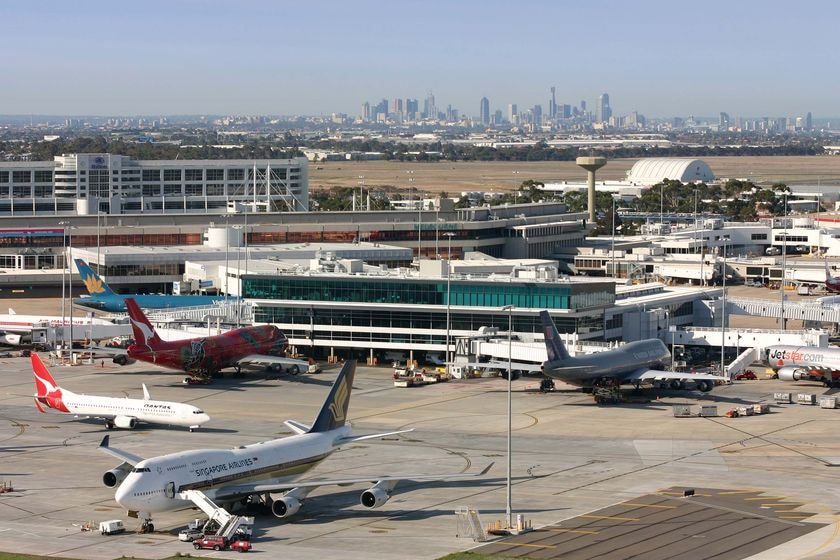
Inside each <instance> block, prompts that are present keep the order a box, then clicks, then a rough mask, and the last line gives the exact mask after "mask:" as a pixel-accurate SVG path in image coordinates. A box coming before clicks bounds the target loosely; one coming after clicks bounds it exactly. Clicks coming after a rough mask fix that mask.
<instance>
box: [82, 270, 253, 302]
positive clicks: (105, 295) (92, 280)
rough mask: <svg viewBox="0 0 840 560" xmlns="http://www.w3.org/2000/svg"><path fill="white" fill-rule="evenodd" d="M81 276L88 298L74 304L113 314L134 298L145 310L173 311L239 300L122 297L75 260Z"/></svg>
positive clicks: (149, 296)
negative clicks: (126, 301)
mask: <svg viewBox="0 0 840 560" xmlns="http://www.w3.org/2000/svg"><path fill="white" fill-rule="evenodd" d="M75 263H76V268H78V270H79V276H81V278H82V282H83V283H84V285H85V288H87V291H88V294H89V295H88V296H87V297H84V296H83V297H81V298H78V299H74V300H73V303H75V304H77V305H81V306H84V307H92V308H94V309H101V310H102V311H110V312H112V313H125V312H126V307H125V299H126V298H134V299H135V300H136V301H137V304H138V305H139V306H140V307H142V308H144V309H171V308H174V307H195V306H200V305H213V304H215V303H218V302H220V301H225V300H226V299H227V301H235V300H237V299H238V298H237V297H232V296H229V297H227V298H225V296H222V295H215V296H172V295H163V294H152V295H144V294H127V295H121V294H118V293H116V292H114V290H112V289H111V287H110V286H108V284H107V283H106V282H105V280H103V279H102V278H101V277H100V276H99V275H98V274H97V273H96V271H95V270H93V269H92V268H91V267H90V266H89V265H88V264H87V263H86V262H85V261H83V260H82V259H75Z"/></svg>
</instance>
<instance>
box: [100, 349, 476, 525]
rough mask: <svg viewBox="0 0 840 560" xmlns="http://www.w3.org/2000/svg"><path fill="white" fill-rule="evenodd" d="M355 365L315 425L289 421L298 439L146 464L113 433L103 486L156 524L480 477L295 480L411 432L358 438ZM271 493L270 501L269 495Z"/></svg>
mask: <svg viewBox="0 0 840 560" xmlns="http://www.w3.org/2000/svg"><path fill="white" fill-rule="evenodd" d="M355 371H356V362H355V361H353V360H349V361H347V362H346V363H345V364H344V367H342V368H341V371H340V372H339V374H338V376H337V377H336V379H335V382H334V383H333V386H332V389H331V390H330V392H329V394H328V395H327V398H326V400H325V401H324V404H323V406H322V407H321V411H320V412H319V413H318V416H316V418H315V422H314V423H313V424H312V425H311V426H307V425H305V424H302V423H300V422H296V421H294V420H287V421H286V422H285V424H286V426H287V427H288V428H290V429H291V430H292V431H294V432H295V435H292V436H289V437H286V438H280V439H272V440H269V441H262V442H259V443H254V444H251V445H245V446H237V447H234V448H233V449H195V450H190V451H180V452H176V453H171V454H169V455H162V456H159V457H152V458H149V459H143V458H141V457H138V456H136V455H133V454H131V453H127V452H125V451H121V450H119V449H115V448H113V447H110V446H109V443H108V436H105V438H103V440H102V443H100V445H99V449H101V450H102V451H104V452H106V453H109V454H110V455H112V456H114V457H116V458H117V459H119V460H120V461H122V463H121V464H120V465H118V466H117V467H116V468H114V469H112V470H109V471H107V472H106V473H105V475H104V476H103V482H104V484H105V486H107V487H109V488H113V487H116V486H117V485H119V487H118V488H117V490H116V493H115V495H114V498H115V499H116V501H117V503H119V504H120V505H121V506H123V507H124V508H126V509H127V510H128V511H129V515H130V516H135V514H136V515H137V516H139V517H140V518H142V519H144V525H145V524H147V523H149V521H150V520H151V514H152V513H157V512H163V511H169V510H174V509H182V508H186V507H191V506H192V505H193V504H195V505H196V506H198V507H200V508H202V510H204V511H206V508H207V507H208V503H209V504H210V506H211V507H212V508H213V509H221V508H219V506H217V505H216V503H214V502H224V503H233V502H236V501H240V500H245V499H249V498H252V497H253V498H256V499H263V500H265V501H266V502H267V505H270V506H271V511H272V513H273V514H274V515H275V516H277V517H287V516H290V515H293V514H295V513H296V512H297V511H298V510H299V509H300V507H301V505H302V504H303V502H304V501H305V500H306V497H307V496H308V495H309V493H310V492H312V491H313V490H315V489H316V488H318V487H320V486H347V485H350V484H361V483H371V482H372V483H373V486H371V487H370V488H368V489H367V490H365V491H364V492H362V495H361V503H362V505H363V506H364V507H366V508H370V509H373V508H378V507H380V506H381V505H383V504H385V502H387V501H388V499H389V498H391V495H392V494H393V492H394V488H395V487H396V485H397V483H398V482H399V481H400V480H436V481H437V480H451V479H458V478H472V477H475V476H482V475H484V474H485V473H487V471H488V470H489V469H490V466H492V463H491V465H489V466H488V467H487V468H485V469H484V470H483V471H481V472H480V473H478V474H463V473H459V474H453V475H441V474H434V475H418V476H388V475H385V476H368V477H362V478H346V479H339V480H322V479H317V480H308V481H307V480H304V481H296V479H297V477H298V476H299V475H301V474H303V473H305V472H306V471H308V470H309V469H311V468H312V467H314V466H315V465H317V464H318V463H320V462H321V461H323V460H324V459H326V458H327V457H329V456H330V455H331V454H332V453H333V452H334V451H336V450H337V449H338V448H339V447H341V446H342V445H348V444H351V443H355V442H358V441H362V440H368V439H375V438H381V437H385V436H389V435H395V434H400V433H404V432H410V431H411V430H401V431H396V432H386V433H380V434H370V435H361V436H357V435H353V433H352V428H351V426H350V424H349V423H347V422H346V417H347V411H348V407H349V404H350V392H351V390H352V388H353V377H354V375H355ZM269 495H270V497H269Z"/></svg>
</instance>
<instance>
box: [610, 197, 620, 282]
mask: <svg viewBox="0 0 840 560" xmlns="http://www.w3.org/2000/svg"><path fill="white" fill-rule="evenodd" d="M610 254H611V259H612V275H613V278H618V274H616V272H615V197H612V247H611V249H610Z"/></svg>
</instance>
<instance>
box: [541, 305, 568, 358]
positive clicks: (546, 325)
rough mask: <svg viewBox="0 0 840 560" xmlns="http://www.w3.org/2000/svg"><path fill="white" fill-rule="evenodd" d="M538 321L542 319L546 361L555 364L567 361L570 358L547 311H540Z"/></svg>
mask: <svg viewBox="0 0 840 560" xmlns="http://www.w3.org/2000/svg"><path fill="white" fill-rule="evenodd" d="M540 319H542V324H543V332H544V333H545V349H546V350H547V351H548V361H549V362H557V361H563V360H568V359H569V358H570V356H569V352H568V351H567V350H566V346H565V345H564V344H563V341H562V340H560V333H558V332H557V327H556V326H555V325H554V321H553V320H552V319H551V315H549V314H548V311H540Z"/></svg>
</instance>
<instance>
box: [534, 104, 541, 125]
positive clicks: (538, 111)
mask: <svg viewBox="0 0 840 560" xmlns="http://www.w3.org/2000/svg"><path fill="white" fill-rule="evenodd" d="M533 112H534V126H542V105H534V110H533Z"/></svg>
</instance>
